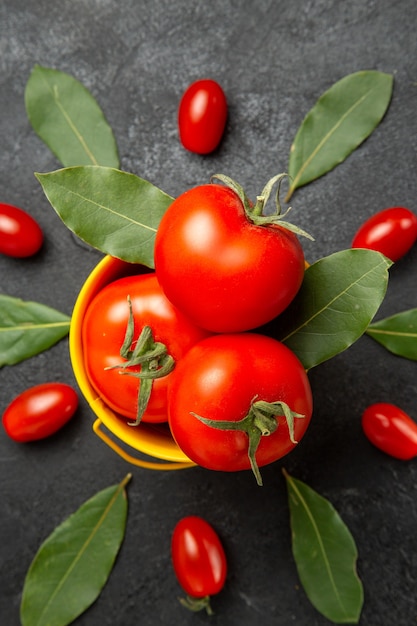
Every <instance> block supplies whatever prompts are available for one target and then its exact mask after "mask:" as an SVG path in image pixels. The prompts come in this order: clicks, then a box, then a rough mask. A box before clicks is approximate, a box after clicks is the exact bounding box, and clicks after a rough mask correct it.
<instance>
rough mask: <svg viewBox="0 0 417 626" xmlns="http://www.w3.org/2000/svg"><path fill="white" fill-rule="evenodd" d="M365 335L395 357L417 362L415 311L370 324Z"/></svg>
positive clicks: (416, 312)
mask: <svg viewBox="0 0 417 626" xmlns="http://www.w3.org/2000/svg"><path fill="white" fill-rule="evenodd" d="M366 333H367V335H369V336H370V337H372V339H375V341H377V342H378V343H380V344H381V345H382V346H384V348H386V349H387V350H389V352H392V353H393V354H395V355H397V356H401V357H404V358H406V359H410V360H411V361H417V309H409V310H408V311H402V312H401V313H396V314H395V315H391V316H390V317H386V318H385V319H382V320H379V321H378V322H374V323H373V324H370V325H369V327H368V329H367V331H366Z"/></svg>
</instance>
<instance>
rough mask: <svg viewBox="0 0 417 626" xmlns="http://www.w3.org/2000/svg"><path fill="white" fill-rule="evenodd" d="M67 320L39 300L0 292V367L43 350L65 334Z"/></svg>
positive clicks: (67, 328)
mask: <svg viewBox="0 0 417 626" xmlns="http://www.w3.org/2000/svg"><path fill="white" fill-rule="evenodd" d="M70 321H71V319H70V317H68V316H67V315H65V314H64V313H61V312H59V311H57V310H55V309H53V308H51V307H49V306H46V305H44V304H41V303H39V302H31V301H25V300H21V299H20V298H13V297H12V296H7V295H4V294H0V367H2V366H3V365H15V364H16V363H20V362H21V361H24V360H25V359H28V358H30V357H32V356H35V355H36V354H38V353H40V352H43V351H44V350H47V349H48V348H50V347H51V346H53V345H54V344H55V343H57V342H58V341H60V340H61V339H63V338H64V337H65V336H66V335H68V332H69V328H70Z"/></svg>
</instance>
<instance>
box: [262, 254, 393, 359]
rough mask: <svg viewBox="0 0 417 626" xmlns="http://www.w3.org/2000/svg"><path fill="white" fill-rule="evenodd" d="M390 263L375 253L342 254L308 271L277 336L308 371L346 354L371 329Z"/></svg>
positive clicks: (278, 321)
mask: <svg viewBox="0 0 417 626" xmlns="http://www.w3.org/2000/svg"><path fill="white" fill-rule="evenodd" d="M391 264H392V263H391V262H390V261H389V259H387V258H386V257H385V256H383V255H382V254H380V253H379V252H375V251H374V250H365V249H361V248H355V249H348V250H341V251H339V252H335V253H334V254H331V255H330V256H327V257H324V258H322V259H320V260H319V261H316V262H315V263H313V264H312V265H310V267H309V268H307V270H306V271H305V275H304V280H303V283H302V285H301V288H300V290H299V292H298V294H297V295H296V297H295V298H294V300H293V302H292V303H291V304H290V305H289V307H288V308H287V309H286V311H284V313H283V314H282V315H280V316H279V317H278V318H276V320H275V322H274V324H275V325H276V330H275V332H277V333H278V339H280V340H281V341H282V342H283V343H285V344H286V345H287V346H288V347H289V348H290V349H291V350H292V351H293V352H295V354H296V355H297V356H298V358H299V359H300V361H301V362H302V363H303V365H304V367H305V368H306V369H307V370H308V369H310V368H312V367H314V366H316V365H319V364H320V363H322V362H324V361H326V360H328V359H330V358H332V357H334V356H335V355H336V354H338V353H340V352H342V351H343V350H346V349H347V348H348V347H349V346H351V345H352V344H353V343H354V342H355V341H357V339H359V337H361V335H363V334H364V332H365V331H366V330H367V328H368V326H369V324H370V322H371V320H372V319H373V317H374V315H375V314H376V312H377V311H378V308H379V307H380V305H381V303H382V301H383V299H384V296H385V293H386V290H387V285H388V271H387V270H388V268H389V267H390V266H391Z"/></svg>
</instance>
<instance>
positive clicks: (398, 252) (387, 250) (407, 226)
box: [352, 207, 417, 262]
mask: <svg viewBox="0 0 417 626" xmlns="http://www.w3.org/2000/svg"><path fill="white" fill-rule="evenodd" d="M416 240H417V216H416V215H415V214H414V213H413V212H412V211H410V210H409V209H406V208H404V207H392V208H390V209H384V210H383V211H380V212H379V213H376V214H375V215H373V216H372V217H370V218H369V219H368V220H366V222H364V223H363V224H362V226H361V227H360V228H359V230H358V231H357V233H356V235H355V236H354V238H353V241H352V248H367V249H369V250H376V251H377V252H381V253H382V254H384V255H385V256H386V257H388V258H389V259H391V261H393V262H395V261H398V260H399V259H400V258H401V257H403V256H404V255H405V254H406V253H407V252H408V251H409V250H410V248H411V247H412V246H413V245H414V243H415V242H416Z"/></svg>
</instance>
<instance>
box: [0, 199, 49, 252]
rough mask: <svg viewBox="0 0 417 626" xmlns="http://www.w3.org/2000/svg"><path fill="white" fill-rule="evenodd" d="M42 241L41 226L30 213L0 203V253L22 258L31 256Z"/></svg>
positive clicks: (38, 248) (37, 249)
mask: <svg viewBox="0 0 417 626" xmlns="http://www.w3.org/2000/svg"><path fill="white" fill-rule="evenodd" d="M42 243H43V233H42V230H41V227H40V226H39V224H38V223H37V222H36V220H34V219H33V217H32V216H31V215H29V214H28V213H26V211H23V210H22V209H19V208H18V207H15V206H12V205H11V204H4V203H0V253H1V254H6V255H7V256H11V257H16V258H24V257H29V256H33V255H34V254H36V252H38V251H39V250H40V248H41V246H42Z"/></svg>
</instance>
